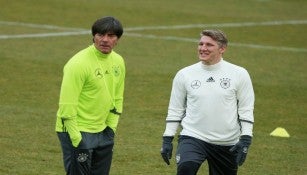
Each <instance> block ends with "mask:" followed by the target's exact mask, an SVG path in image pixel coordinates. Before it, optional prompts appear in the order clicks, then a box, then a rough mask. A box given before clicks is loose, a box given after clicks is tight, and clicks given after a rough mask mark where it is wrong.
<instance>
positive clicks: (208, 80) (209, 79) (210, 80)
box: [207, 77, 215, 82]
mask: <svg viewBox="0 0 307 175" xmlns="http://www.w3.org/2000/svg"><path fill="white" fill-rule="evenodd" d="M207 82H215V80H214V79H213V77H210V78H208V79H207Z"/></svg>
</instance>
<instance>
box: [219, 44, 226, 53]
mask: <svg viewBox="0 0 307 175" xmlns="http://www.w3.org/2000/svg"><path fill="white" fill-rule="evenodd" d="M226 49H227V48H226V47H225V46H222V47H221V48H220V49H219V50H220V53H221V54H223V53H224V52H225V51H226Z"/></svg>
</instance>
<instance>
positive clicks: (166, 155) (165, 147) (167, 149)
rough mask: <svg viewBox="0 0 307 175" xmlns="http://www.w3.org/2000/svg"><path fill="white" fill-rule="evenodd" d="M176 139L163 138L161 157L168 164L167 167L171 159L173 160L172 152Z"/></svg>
mask: <svg viewBox="0 0 307 175" xmlns="http://www.w3.org/2000/svg"><path fill="white" fill-rule="evenodd" d="M173 139H174V137H172V136H164V137H163V143H162V148H161V156H162V158H163V160H164V162H166V164H167V165H169V164H170V163H169V159H171V158H172V152H173V143H172V141H173Z"/></svg>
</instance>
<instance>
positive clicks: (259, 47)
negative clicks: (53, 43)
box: [126, 33, 307, 52]
mask: <svg viewBox="0 0 307 175" xmlns="http://www.w3.org/2000/svg"><path fill="white" fill-rule="evenodd" d="M126 35H127V36H133V37H141V38H149V39H163V40H174V41H185V42H194V43H197V42H198V41H199V40H198V39H195V38H183V37H176V36H156V35H148V34H146V35H142V34H138V33H126ZM228 45H229V46H235V47H247V48H258V49H267V50H279V51H292V52H307V49H306V48H294V47H279V46H265V45H257V44H244V43H232V42H230V43H229V44H228Z"/></svg>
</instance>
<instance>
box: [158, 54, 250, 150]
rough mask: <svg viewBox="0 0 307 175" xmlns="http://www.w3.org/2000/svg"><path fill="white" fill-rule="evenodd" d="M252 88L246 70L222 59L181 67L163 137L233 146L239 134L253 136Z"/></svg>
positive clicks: (173, 88) (175, 80)
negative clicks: (178, 131)
mask: <svg viewBox="0 0 307 175" xmlns="http://www.w3.org/2000/svg"><path fill="white" fill-rule="evenodd" d="M254 101H255V97H254V90H253V86H252V82H251V79H250V76H249V74H248V72H247V71H246V70H245V69H244V68H242V67H239V66H237V65H234V64H231V63H229V62H227V61H224V60H223V59H222V60H221V61H220V62H219V63H217V64H214V65H210V66H208V65H204V64H203V63H202V62H198V63H196V64H193V65H191V66H188V67H185V68H183V69H181V70H180V71H179V72H178V73H177V74H176V76H175V78H174V80H173V87H172V91H171V97H170V102H169V108H168V115H167V118H166V129H165V132H164V134H163V136H174V135H175V134H176V132H177V128H178V126H179V123H180V122H181V126H182V131H181V133H180V135H187V136H191V137H194V138H198V139H200V140H203V141H206V142H208V143H212V144H218V145H233V144H235V143H236V142H237V141H238V139H239V136H240V135H250V136H252V130H253V122H254V116H253V110H254Z"/></svg>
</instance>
